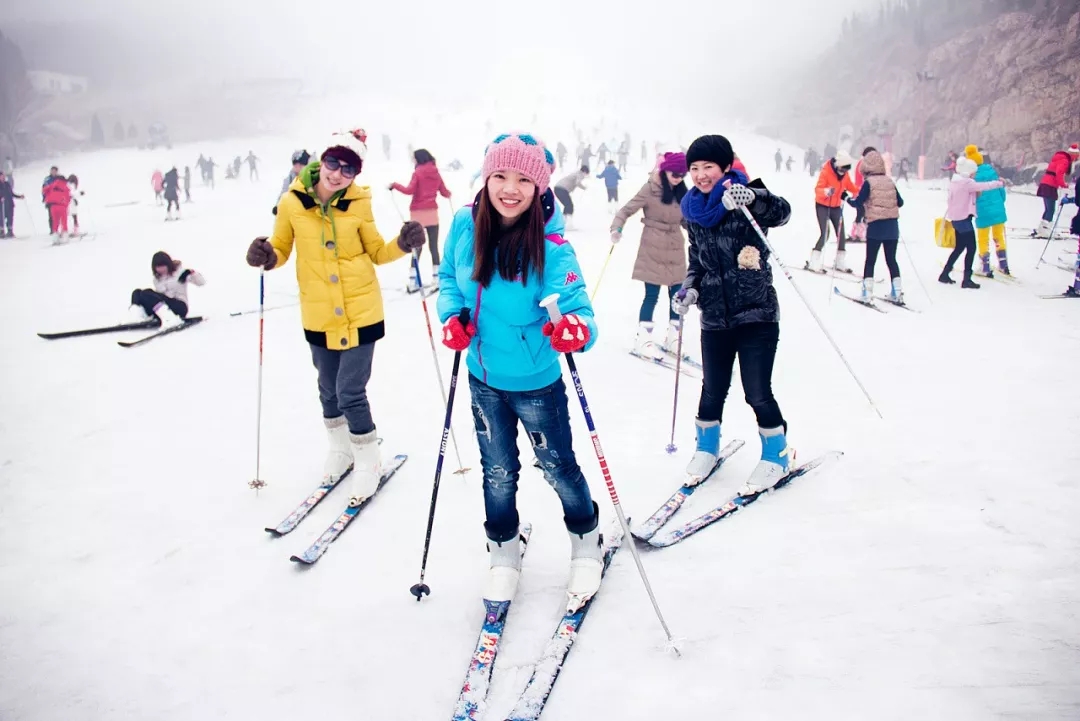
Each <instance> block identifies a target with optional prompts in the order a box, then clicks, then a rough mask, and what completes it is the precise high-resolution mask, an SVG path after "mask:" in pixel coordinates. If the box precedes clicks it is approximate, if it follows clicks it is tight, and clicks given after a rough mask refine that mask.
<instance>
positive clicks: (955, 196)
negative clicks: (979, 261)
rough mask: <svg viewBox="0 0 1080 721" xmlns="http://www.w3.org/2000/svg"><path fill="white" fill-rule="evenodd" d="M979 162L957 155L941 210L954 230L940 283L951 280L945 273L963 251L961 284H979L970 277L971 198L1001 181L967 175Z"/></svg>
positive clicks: (972, 247)
mask: <svg viewBox="0 0 1080 721" xmlns="http://www.w3.org/2000/svg"><path fill="white" fill-rule="evenodd" d="M978 168H979V166H977V165H975V161H974V160H971V159H969V158H957V160H956V173H955V174H954V175H953V177H952V183H950V184H949V207H948V208H947V209H946V210H945V220H947V221H949V222H950V223H952V227H953V230H954V231H955V232H956V247H955V248H953V252H952V253H951V254H949V260H948V261H947V262H946V263H945V269H944V270H943V271H941V275H940V276H938V282H940V283H950V284H951V283H955V282H956V281H955V280H953V279H952V278H950V277H949V273H951V272H952V269H953V266H954V265H955V264H956V261H957V259H959V258H960V254H961V253H963V252H964V251H967V255H965V256H964V282H963V283H961V284H960V287H961V288H974V289H976V290H977V289H979V288H980V287H981V286H980V285H978V284H977V283H975V282H974V281H973V280H971V265H972V263H973V262H974V261H975V227H974V226H973V225H972V223H971V220H972V218H974V217H975V198H976V197H977V196H978V194H979V193H980V192H982V191H984V190H995V189H997V188H1000V187H1002V186H1003V185H1004V183H1003V182H1002V181H1000V180H991V181H989V182H986V183H977V182H975V181H974V180H973V179H972V177H971V176H973V175H975V171H976V170H978Z"/></svg>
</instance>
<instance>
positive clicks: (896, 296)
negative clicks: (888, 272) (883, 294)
mask: <svg viewBox="0 0 1080 721" xmlns="http://www.w3.org/2000/svg"><path fill="white" fill-rule="evenodd" d="M889 300H891V301H892V302H893V303H899V304H901V305H903V304H904V284H903V282H902V281H901V280H900V278H899V276H898V277H896V278H893V279H892V292H891V293H889Z"/></svg>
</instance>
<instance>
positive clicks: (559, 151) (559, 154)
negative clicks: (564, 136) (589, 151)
mask: <svg viewBox="0 0 1080 721" xmlns="http://www.w3.org/2000/svg"><path fill="white" fill-rule="evenodd" d="M567 152H568V151H567V149H566V146H565V145H563V144H562V142H561V141H560V142H559V144H558V145H556V146H555V159H556V160H557V161H558V162H559V167H560V168H561V167H562V166H564V165H566V153H567Z"/></svg>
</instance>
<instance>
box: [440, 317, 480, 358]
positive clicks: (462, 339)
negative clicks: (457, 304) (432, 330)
mask: <svg viewBox="0 0 1080 721" xmlns="http://www.w3.org/2000/svg"><path fill="white" fill-rule="evenodd" d="M474 335H476V326H475V325H473V324H472V322H471V321H469V322H468V323H466V324H465V325H462V324H461V320H460V319H459V318H458V316H456V315H455V316H454V317H453V318H451V319H450V320H448V321H446V325H444V326H443V339H442V343H443V345H444V346H446V347H447V348H449V349H450V350H454V351H463V350H465V349H466V348H468V347H469V344H470V343H472V339H473V336H474Z"/></svg>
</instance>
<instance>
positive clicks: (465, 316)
mask: <svg viewBox="0 0 1080 721" xmlns="http://www.w3.org/2000/svg"><path fill="white" fill-rule="evenodd" d="M458 320H459V321H460V322H461V325H462V326H464V327H467V326H468V325H469V309H468V308H462V309H461V312H460V313H459V314H458ZM460 367H461V351H455V352H454V369H453V370H452V371H451V372H450V396H449V398H447V401H446V418H445V419H444V420H443V431H442V441H441V442H440V443H439V460H437V461H436V462H435V482H434V484H433V485H432V487H431V508H430V509H429V510H428V519H427V533H426V534H425V536H424V557H423V559H422V560H421V561H420V581H419V583H416V584H414V585H413V587H412V588H410V589H409V593H411V594H412V595H414V596H416V601H417V603H419V602H420V601H421V600H422V599H423V598H424V596H429V595H431V588H430V587H429V586H428V585H427V584H426V583H424V576H425V575H427V559H428V551H429V550H431V529H432V527H433V526H434V525H435V503H436V502H437V501H438V500H439V480H440V479H441V478H442V464H443V458H445V457H446V439H447V437H448V436H449V435H450V419H451V415H452V414H453V412H454V395H455V393H456V392H457V383H458V369H459V368H460Z"/></svg>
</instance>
